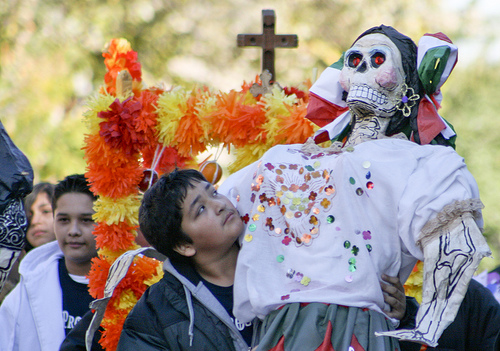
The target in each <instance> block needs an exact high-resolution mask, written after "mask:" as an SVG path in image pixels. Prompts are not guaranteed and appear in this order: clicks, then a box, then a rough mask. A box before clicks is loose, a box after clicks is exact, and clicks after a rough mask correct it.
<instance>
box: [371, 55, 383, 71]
mask: <svg viewBox="0 0 500 351" xmlns="http://www.w3.org/2000/svg"><path fill="white" fill-rule="evenodd" d="M371 61H372V67H374V68H377V67H379V66H380V65H381V64H383V63H384V62H385V55H384V54H383V53H381V52H377V53H375V54H374V55H373V56H372V58H371Z"/></svg>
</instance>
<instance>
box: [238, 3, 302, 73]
mask: <svg viewBox="0 0 500 351" xmlns="http://www.w3.org/2000/svg"><path fill="white" fill-rule="evenodd" d="M262 24H263V33H262V34H238V37H237V43H238V46H239V47H245V46H260V47H262V72H264V71H265V70H268V71H269V73H271V77H272V80H273V81H276V73H275V70H274V49H275V48H296V47H297V46H298V45H299V39H298V37H297V35H296V34H275V32H274V30H275V24H276V15H275V14H274V10H262Z"/></svg>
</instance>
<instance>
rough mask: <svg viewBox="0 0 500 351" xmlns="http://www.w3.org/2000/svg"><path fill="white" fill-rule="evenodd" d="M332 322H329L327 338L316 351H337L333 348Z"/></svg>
mask: <svg viewBox="0 0 500 351" xmlns="http://www.w3.org/2000/svg"><path fill="white" fill-rule="evenodd" d="M332 330H333V327H332V322H331V321H328V326H327V327H326V332H325V338H324V339H323V342H322V343H321V345H319V347H318V348H317V349H316V351H335V350H334V349H333V346H332Z"/></svg>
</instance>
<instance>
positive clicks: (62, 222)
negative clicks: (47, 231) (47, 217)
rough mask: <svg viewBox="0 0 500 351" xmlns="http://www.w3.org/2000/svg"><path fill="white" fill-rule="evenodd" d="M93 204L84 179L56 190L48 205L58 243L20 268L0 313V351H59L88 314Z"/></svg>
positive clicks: (39, 250)
mask: <svg viewBox="0 0 500 351" xmlns="http://www.w3.org/2000/svg"><path fill="white" fill-rule="evenodd" d="M95 200H96V197H95V196H94V195H93V193H92V192H91V191H90V188H89V184H88V182H87V180H86V179H85V177H84V175H83V174H77V175H71V176H68V177H66V178H65V179H64V180H62V181H61V182H60V183H59V184H57V186H56V188H55V190H54V197H53V199H52V208H53V211H54V232H55V235H56V239H57V240H56V241H55V242H51V243H47V244H45V245H42V246H40V247H38V248H35V249H33V250H32V251H30V252H29V253H28V254H27V255H26V256H25V258H24V259H23V261H22V262H21V265H20V269H19V271H20V274H21V280H20V282H19V284H18V285H17V286H16V288H15V289H14V290H13V291H12V292H11V293H10V294H9V295H8V296H7V297H6V298H5V300H4V302H3V304H2V306H1V307H0V325H1V326H2V328H0V345H1V348H2V350H4V349H5V350H30V351H35V350H58V349H59V346H60V344H61V342H62V341H63V339H64V337H65V335H66V334H67V333H68V332H69V331H70V330H71V329H72V328H73V327H74V326H75V325H76V323H77V322H78V321H79V320H80V318H81V316H83V315H84V313H85V312H87V311H88V310H89V303H90V302H91V301H92V297H91V296H90V294H89V293H88V289H87V284H88V279H87V278H86V277H85V275H86V274H88V272H89V269H90V266H91V259H92V258H93V257H96V256H97V250H96V246H95V240H94V235H93V234H92V231H93V229H94V226H95V223H94V221H93V219H92V215H93V214H94V210H93V204H94V201H95Z"/></svg>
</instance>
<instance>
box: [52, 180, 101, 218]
mask: <svg viewBox="0 0 500 351" xmlns="http://www.w3.org/2000/svg"><path fill="white" fill-rule="evenodd" d="M67 193H82V194H86V195H88V196H90V197H91V198H92V201H95V200H97V196H95V195H94V193H93V192H92V191H91V190H90V184H89V182H88V181H87V179H86V178H85V176H84V175H83V174H72V175H69V176H67V177H66V178H64V179H63V180H61V181H60V182H59V183H57V185H56V187H55V189H54V196H53V197H52V211H53V212H55V210H56V208H57V200H59V198H60V197H61V196H63V195H64V194H67Z"/></svg>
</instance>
